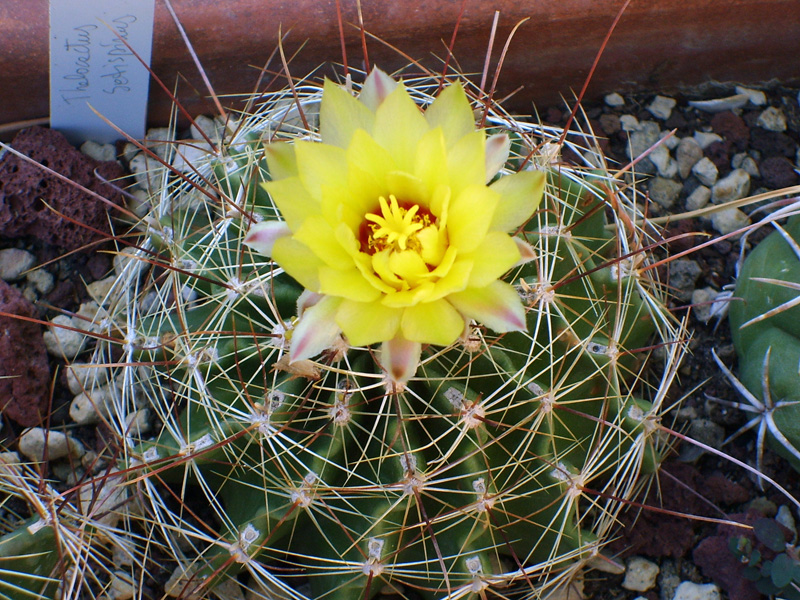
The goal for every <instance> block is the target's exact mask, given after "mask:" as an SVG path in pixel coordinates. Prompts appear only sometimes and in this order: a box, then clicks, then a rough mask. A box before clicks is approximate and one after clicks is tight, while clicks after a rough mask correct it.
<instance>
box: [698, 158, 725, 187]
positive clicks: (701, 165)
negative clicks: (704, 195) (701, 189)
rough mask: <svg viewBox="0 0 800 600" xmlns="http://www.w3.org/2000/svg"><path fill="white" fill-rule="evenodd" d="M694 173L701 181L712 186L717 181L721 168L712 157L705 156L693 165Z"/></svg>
mask: <svg viewBox="0 0 800 600" xmlns="http://www.w3.org/2000/svg"><path fill="white" fill-rule="evenodd" d="M692 173H693V174H694V176H695V177H697V178H698V179H699V180H700V183H702V184H703V185H707V186H712V185H714V184H715V183H716V182H717V177H718V176H719V170H718V169H717V165H715V164H714V163H713V162H712V161H711V159H710V158H708V157H707V156H704V157H703V158H701V159H700V160H698V161H697V162H696V163H695V164H694V166H693V167H692Z"/></svg>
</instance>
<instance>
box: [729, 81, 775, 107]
mask: <svg viewBox="0 0 800 600" xmlns="http://www.w3.org/2000/svg"><path fill="white" fill-rule="evenodd" d="M736 93H737V94H744V95H745V96H747V100H748V101H749V102H750V104H752V105H753V106H764V105H765V104H766V103H767V95H766V94H765V93H764V92H762V91H761V90H753V89H750V88H746V87H742V86H741V85H737V86H736Z"/></svg>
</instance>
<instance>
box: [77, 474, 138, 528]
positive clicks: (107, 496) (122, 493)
mask: <svg viewBox="0 0 800 600" xmlns="http://www.w3.org/2000/svg"><path fill="white" fill-rule="evenodd" d="M117 472H118V471H117V470H116V469H112V471H111V473H106V474H104V476H103V477H102V478H98V479H96V480H89V481H87V482H84V484H83V485H82V486H81V490H80V492H79V497H80V501H81V503H80V506H81V508H82V510H83V512H84V514H85V515H87V516H88V517H90V518H91V519H92V520H93V521H96V522H97V523H99V524H100V525H105V526H106V527H116V526H117V523H119V520H120V517H121V516H122V514H121V511H123V510H125V504H126V502H125V501H126V500H127V498H128V486H126V485H124V483H125V478H124V477H123V476H122V475H114V473H117ZM100 515H102V516H100Z"/></svg>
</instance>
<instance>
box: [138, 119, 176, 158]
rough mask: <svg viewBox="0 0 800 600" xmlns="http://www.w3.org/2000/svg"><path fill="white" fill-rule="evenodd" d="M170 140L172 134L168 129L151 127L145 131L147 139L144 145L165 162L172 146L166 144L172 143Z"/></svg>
mask: <svg viewBox="0 0 800 600" xmlns="http://www.w3.org/2000/svg"><path fill="white" fill-rule="evenodd" d="M172 139H173V137H172V132H171V131H170V129H169V127H153V128H151V129H148V130H147V138H146V140H145V143H144V145H145V146H147V148H148V149H150V150H152V151H153V152H155V153H156V154H157V155H158V157H159V158H160V159H161V160H164V161H166V160H167V159H168V158H169V156H168V155H169V153H170V150H171V147H172V145H173V144H169V143H167V142H170V141H172Z"/></svg>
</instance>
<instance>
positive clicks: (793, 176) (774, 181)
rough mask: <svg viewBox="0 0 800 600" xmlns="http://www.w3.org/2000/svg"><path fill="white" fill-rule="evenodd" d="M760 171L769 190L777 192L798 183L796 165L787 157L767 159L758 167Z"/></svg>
mask: <svg viewBox="0 0 800 600" xmlns="http://www.w3.org/2000/svg"><path fill="white" fill-rule="evenodd" d="M758 170H759V171H760V172H761V179H763V180H764V185H766V186H767V187H769V188H772V189H776V190H777V189H780V188H785V187H789V186H790V185H795V184H796V183H797V179H798V177H797V173H795V172H794V165H793V164H792V161H790V160H789V159H788V158H786V157H785V156H770V157H769V158H765V159H764V160H762V161H761V164H760V165H758Z"/></svg>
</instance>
